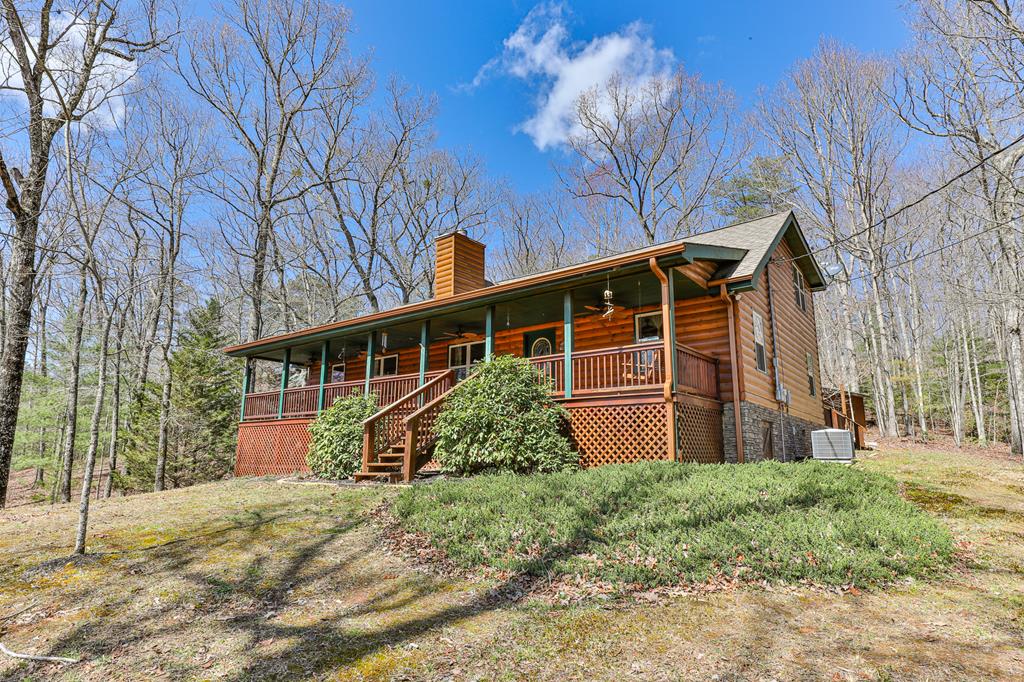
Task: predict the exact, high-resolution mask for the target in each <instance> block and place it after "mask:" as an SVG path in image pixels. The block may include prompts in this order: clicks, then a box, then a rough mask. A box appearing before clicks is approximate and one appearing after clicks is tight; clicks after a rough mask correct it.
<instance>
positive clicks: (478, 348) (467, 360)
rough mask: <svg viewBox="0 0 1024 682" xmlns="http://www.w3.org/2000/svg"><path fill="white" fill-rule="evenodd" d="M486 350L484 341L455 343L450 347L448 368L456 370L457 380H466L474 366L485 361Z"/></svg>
mask: <svg viewBox="0 0 1024 682" xmlns="http://www.w3.org/2000/svg"><path fill="white" fill-rule="evenodd" d="M486 350H487V349H486V345H485V344H484V342H483V341H473V342H471V343H453V344H452V345H450V346H448V368H449V369H453V370H455V378H456V380H458V381H462V380H463V379H465V378H466V377H467V376H468V375H469V371H470V370H471V369H472V368H473V365H475V364H476V363H478V362H480V361H481V360H483V359H484V355H485V354H486Z"/></svg>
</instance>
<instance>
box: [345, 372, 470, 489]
mask: <svg viewBox="0 0 1024 682" xmlns="http://www.w3.org/2000/svg"><path fill="white" fill-rule="evenodd" d="M454 387H455V373H454V372H453V371H451V370H448V371H447V372H444V373H443V374H440V375H439V376H436V377H434V378H433V379H431V380H430V381H428V382H426V383H425V384H423V385H422V386H420V387H419V388H417V389H416V390H414V391H411V392H409V393H407V394H406V395H404V396H402V397H401V398H399V399H398V400H396V401H395V402H393V403H391V404H390V405H388V406H386V407H384V408H383V409H381V410H380V411H379V412H377V413H376V414H374V415H373V416H372V417H370V418H369V419H367V420H366V421H364V422H363V465H362V467H361V469H360V470H359V471H357V472H356V473H355V475H354V478H355V480H356V481H357V482H363V481H377V482H384V483H398V482H399V481H405V482H407V483H408V482H409V481H411V480H412V478H413V476H415V475H416V472H417V471H419V469H420V468H421V467H422V466H423V465H424V464H426V462H428V461H429V460H430V453H431V451H432V450H433V445H434V434H433V429H432V427H433V423H434V417H436V416H437V414H438V412H439V411H440V409H441V406H442V404H443V403H444V400H445V398H447V396H448V394H449V393H450V392H451V390H452V389H453V388H454Z"/></svg>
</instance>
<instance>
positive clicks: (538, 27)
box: [472, 4, 675, 150]
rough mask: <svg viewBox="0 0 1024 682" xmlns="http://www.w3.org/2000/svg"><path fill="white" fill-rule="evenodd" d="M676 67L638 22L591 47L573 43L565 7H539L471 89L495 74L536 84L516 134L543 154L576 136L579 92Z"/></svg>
mask: <svg viewBox="0 0 1024 682" xmlns="http://www.w3.org/2000/svg"><path fill="white" fill-rule="evenodd" d="M674 63H675V56H674V55H673V54H672V51H671V50H667V49H658V48H657V47H655V45H654V40H653V39H652V38H651V36H650V34H649V31H648V29H647V27H645V26H644V25H643V24H641V23H640V22H634V23H631V24H629V25H628V26H625V27H624V28H622V29H620V30H618V31H615V32H612V33H608V34H606V35H600V36H596V37H594V38H593V39H591V40H590V41H589V42H588V41H583V42H574V41H572V39H571V36H570V34H569V29H568V26H567V19H566V10H565V7H564V6H563V5H558V4H541V5H537V6H536V7H534V8H533V9H532V10H530V12H529V14H527V15H526V18H525V19H523V21H522V23H521V24H520V25H519V27H518V28H517V29H516V30H515V31H514V32H513V33H512V34H511V35H510V36H509V37H508V38H506V39H505V41H504V49H503V51H502V53H501V55H499V56H498V57H495V58H494V59H492V60H491V61H489V62H488V63H487V64H485V65H484V66H483V67H482V68H481V69H480V70H479V71H478V72H477V75H476V77H475V78H474V79H473V83H472V86H473V87H475V86H478V85H480V84H481V83H483V82H484V81H485V80H486V79H487V78H489V77H492V76H493V75H495V74H504V75H508V76H512V77H515V78H518V79H521V80H524V81H527V82H528V83H530V84H531V85H534V86H535V87H536V88H537V95H536V102H535V107H536V109H535V111H534V114H533V115H532V116H531V117H530V118H528V119H527V120H525V121H523V122H522V123H521V124H520V125H519V126H518V127H517V130H519V131H521V132H524V133H526V134H527V135H529V136H530V138H531V139H532V140H533V143H534V144H535V145H536V146H537V148H538V149H542V150H543V149H548V148H549V147H553V146H558V145H560V144H563V143H564V142H565V141H566V140H567V139H568V138H569V136H570V135H571V134H572V133H573V132H574V130H575V127H576V126H575V124H574V123H573V111H574V107H575V103H576V100H577V99H578V98H579V96H580V95H581V94H582V93H583V92H585V91H587V90H589V89H591V88H593V87H595V86H599V85H602V84H604V83H605V82H607V81H608V79H609V78H611V77H612V76H613V75H616V74H617V75H618V76H620V77H621V78H622V79H623V80H624V81H625V82H626V83H627V84H629V85H633V86H641V85H643V84H644V83H645V82H647V81H649V80H650V79H652V78H656V77H661V76H664V75H666V73H667V72H668V70H669V69H671V67H672V65H673V64H674Z"/></svg>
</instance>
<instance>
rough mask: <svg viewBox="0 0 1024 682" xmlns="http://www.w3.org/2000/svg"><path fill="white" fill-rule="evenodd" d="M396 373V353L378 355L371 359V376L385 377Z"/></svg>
mask: <svg viewBox="0 0 1024 682" xmlns="http://www.w3.org/2000/svg"><path fill="white" fill-rule="evenodd" d="M394 374H398V354H397V353H396V354H394V355H379V356H377V357H375V358H374V359H373V376H375V377H387V376H392V375H394Z"/></svg>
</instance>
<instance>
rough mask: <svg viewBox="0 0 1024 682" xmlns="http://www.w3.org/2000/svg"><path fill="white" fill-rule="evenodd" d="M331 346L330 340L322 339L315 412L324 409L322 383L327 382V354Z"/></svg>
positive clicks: (318, 412)
mask: <svg viewBox="0 0 1024 682" xmlns="http://www.w3.org/2000/svg"><path fill="white" fill-rule="evenodd" d="M330 347H331V342H330V341H324V342H323V343H322V344H321V345H320V392H319V393H317V396H316V413H317V414H320V413H321V412H323V410H324V398H325V397H326V396H325V391H324V384H326V383H327V356H328V354H329V349H330Z"/></svg>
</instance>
